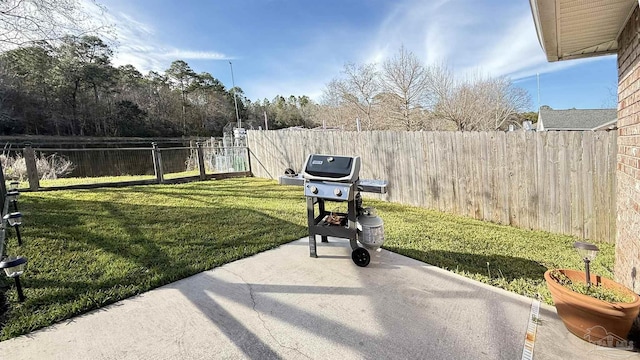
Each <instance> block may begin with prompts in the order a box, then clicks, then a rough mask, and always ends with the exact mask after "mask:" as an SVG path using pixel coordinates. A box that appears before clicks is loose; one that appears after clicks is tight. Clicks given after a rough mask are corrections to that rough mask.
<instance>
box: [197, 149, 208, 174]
mask: <svg viewBox="0 0 640 360" xmlns="http://www.w3.org/2000/svg"><path fill="white" fill-rule="evenodd" d="M196 152H197V153H198V168H199V169H200V180H206V178H207V173H206V169H205V167H204V149H203V148H202V143H201V142H197V143H196Z"/></svg>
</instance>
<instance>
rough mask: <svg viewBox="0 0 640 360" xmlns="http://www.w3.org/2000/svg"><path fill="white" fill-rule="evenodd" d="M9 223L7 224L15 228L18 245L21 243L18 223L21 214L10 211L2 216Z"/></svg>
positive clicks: (20, 221)
mask: <svg viewBox="0 0 640 360" xmlns="http://www.w3.org/2000/svg"><path fill="white" fill-rule="evenodd" d="M3 219H4V220H6V221H7V222H8V223H9V226H11V227H14V228H16V235H17V236H18V245H22V237H20V225H21V224H22V214H21V213H19V212H12V213H11V214H7V215H5V216H4V217H3Z"/></svg>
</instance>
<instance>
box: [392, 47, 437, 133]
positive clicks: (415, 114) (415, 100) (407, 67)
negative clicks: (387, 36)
mask: <svg viewBox="0 0 640 360" xmlns="http://www.w3.org/2000/svg"><path fill="white" fill-rule="evenodd" d="M382 79H383V86H384V90H385V93H386V94H385V95H386V96H384V99H385V104H386V106H387V109H388V112H389V114H390V115H391V116H392V117H393V118H395V119H397V120H400V121H402V123H403V125H404V128H405V129H406V130H409V131H411V130H418V127H420V126H419V122H420V121H419V115H420V113H421V110H422V109H424V108H425V107H427V106H428V104H429V102H430V100H431V98H432V96H431V92H430V86H429V81H430V77H429V70H428V68H426V67H424V66H423V65H422V64H421V63H420V60H418V58H417V57H416V55H415V54H413V53H412V52H410V51H407V50H406V49H405V47H404V46H401V47H400V50H399V51H398V53H397V54H396V55H395V56H393V57H392V58H390V59H388V60H387V61H385V62H384V64H383V66H382Z"/></svg>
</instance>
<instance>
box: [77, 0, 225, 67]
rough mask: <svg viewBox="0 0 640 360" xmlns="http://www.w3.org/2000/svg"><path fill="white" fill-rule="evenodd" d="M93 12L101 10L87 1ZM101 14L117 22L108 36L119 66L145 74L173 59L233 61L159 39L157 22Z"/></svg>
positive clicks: (214, 52) (127, 15)
mask: <svg viewBox="0 0 640 360" xmlns="http://www.w3.org/2000/svg"><path fill="white" fill-rule="evenodd" d="M83 1H84V6H85V8H87V9H88V10H89V11H91V12H93V13H95V14H96V15H97V14H98V12H101V9H99V8H97V7H96V6H95V5H94V4H93V3H92V2H91V1H89V0H83ZM100 16H103V17H104V18H106V21H107V22H108V23H109V24H112V25H113V31H112V34H110V35H109V34H108V35H107V36H106V37H107V38H108V39H110V40H111V42H112V43H113V44H114V45H115V47H116V51H115V54H114V58H113V64H114V65H115V66H120V65H126V64H131V65H133V66H135V67H136V68H137V69H138V70H139V71H141V72H143V73H145V72H147V71H149V70H154V71H163V70H165V69H167V68H168V67H169V65H170V64H171V62H172V61H174V60H176V59H182V60H230V59H233V57H231V56H228V55H226V54H224V53H221V52H218V51H210V50H196V49H182V48H177V47H174V46H171V45H169V44H164V43H162V42H161V41H159V40H157V36H156V34H157V31H156V29H155V28H154V27H153V25H151V24H148V23H145V22H143V21H140V20H138V19H136V18H134V17H133V16H131V15H129V14H126V13H124V12H121V11H119V12H104V13H102V12H101V13H100Z"/></svg>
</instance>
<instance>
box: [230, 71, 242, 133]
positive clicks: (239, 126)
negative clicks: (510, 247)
mask: <svg viewBox="0 0 640 360" xmlns="http://www.w3.org/2000/svg"><path fill="white" fill-rule="evenodd" d="M229 66H230V67H231V84H232V85H233V103H234V104H235V105H236V120H237V121H238V128H241V127H242V123H241V122H240V114H239V113H238V98H237V97H236V81H235V79H234V78H233V64H232V63H231V61H229Z"/></svg>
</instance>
